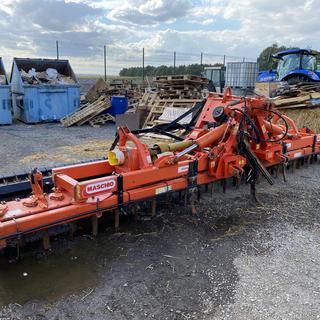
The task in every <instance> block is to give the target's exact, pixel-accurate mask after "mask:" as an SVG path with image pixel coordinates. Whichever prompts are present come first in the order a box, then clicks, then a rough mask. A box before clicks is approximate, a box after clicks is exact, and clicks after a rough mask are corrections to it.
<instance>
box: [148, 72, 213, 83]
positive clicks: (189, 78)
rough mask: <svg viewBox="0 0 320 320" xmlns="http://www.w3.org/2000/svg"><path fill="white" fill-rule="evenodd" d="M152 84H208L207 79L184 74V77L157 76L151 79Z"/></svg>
mask: <svg viewBox="0 0 320 320" xmlns="http://www.w3.org/2000/svg"><path fill="white" fill-rule="evenodd" d="M153 81H154V82H157V81H195V82H202V83H208V79H207V78H204V77H200V76H194V75H191V74H184V75H168V76H157V77H154V78H153Z"/></svg>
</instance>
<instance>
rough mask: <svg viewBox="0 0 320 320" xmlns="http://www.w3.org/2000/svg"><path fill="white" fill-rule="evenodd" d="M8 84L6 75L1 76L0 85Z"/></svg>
mask: <svg viewBox="0 0 320 320" xmlns="http://www.w3.org/2000/svg"><path fill="white" fill-rule="evenodd" d="M3 84H7V78H6V76H5V75H4V74H0V85H3Z"/></svg>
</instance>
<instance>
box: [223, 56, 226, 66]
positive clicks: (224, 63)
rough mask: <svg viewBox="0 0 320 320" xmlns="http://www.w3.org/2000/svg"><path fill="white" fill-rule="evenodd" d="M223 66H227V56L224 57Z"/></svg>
mask: <svg viewBox="0 0 320 320" xmlns="http://www.w3.org/2000/svg"><path fill="white" fill-rule="evenodd" d="M223 65H224V66H225V65H226V55H224V56H223Z"/></svg>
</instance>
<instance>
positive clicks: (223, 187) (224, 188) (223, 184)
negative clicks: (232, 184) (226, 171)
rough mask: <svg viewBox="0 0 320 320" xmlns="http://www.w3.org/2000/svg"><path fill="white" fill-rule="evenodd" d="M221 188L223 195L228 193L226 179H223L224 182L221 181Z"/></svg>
mask: <svg viewBox="0 0 320 320" xmlns="http://www.w3.org/2000/svg"><path fill="white" fill-rule="evenodd" d="M221 186H222V191H223V193H226V190H227V183H226V179H222V180H221Z"/></svg>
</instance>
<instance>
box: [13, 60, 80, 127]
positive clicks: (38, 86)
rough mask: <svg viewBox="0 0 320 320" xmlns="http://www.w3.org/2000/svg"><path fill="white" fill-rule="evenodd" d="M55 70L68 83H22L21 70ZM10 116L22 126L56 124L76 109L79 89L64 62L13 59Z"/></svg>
mask: <svg viewBox="0 0 320 320" xmlns="http://www.w3.org/2000/svg"><path fill="white" fill-rule="evenodd" d="M32 69H34V70H35V71H36V72H39V73H43V72H46V70H48V69H55V70H56V72H58V74H60V75H62V76H64V77H65V79H66V78H68V79H71V81H70V80H68V81H67V80H66V81H57V82H56V83H52V82H47V83H44V82H41V83H31V84H30V83H26V82H25V81H24V80H23V77H22V74H21V72H22V70H23V71H24V72H26V73H27V72H28V70H32ZM11 90H12V104H13V111H14V116H15V117H16V118H17V119H19V120H21V121H23V122H25V123H39V122H52V121H59V120H60V119H61V118H63V117H65V116H66V115H68V114H70V113H72V112H74V111H75V110H77V109H78V108H79V106H80V85H79V82H78V80H77V78H76V76H75V74H74V72H73V70H72V68H71V65H70V63H69V61H68V60H57V59H22V58H14V60H13V64H12V72H11Z"/></svg>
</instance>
